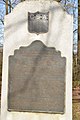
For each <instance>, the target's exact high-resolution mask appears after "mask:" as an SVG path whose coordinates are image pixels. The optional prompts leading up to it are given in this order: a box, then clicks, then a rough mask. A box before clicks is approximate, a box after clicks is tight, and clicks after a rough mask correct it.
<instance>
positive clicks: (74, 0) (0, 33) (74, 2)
mask: <svg viewBox="0 0 80 120" xmlns="http://www.w3.org/2000/svg"><path fill="white" fill-rule="evenodd" d="M5 1H6V0H5ZM20 1H21V0H11V3H12V6H13V7H15V6H16V5H17V4H18V3H19V2H20ZM70 3H71V6H72V7H70V6H69V5H70ZM61 4H62V6H63V7H65V6H64V0H62V2H61ZM65 9H66V10H67V12H68V13H69V14H73V13H74V22H73V23H74V24H73V26H74V31H75V30H76V31H75V32H74V39H73V40H74V52H75V53H76V52H77V40H78V37H77V36H78V34H77V32H78V31H77V29H78V0H68V2H67V6H66V7H65ZM5 14H6V8H5V3H4V2H3V0H0V46H3V44H4V25H3V22H2V21H1V20H3V21H4V15H5Z"/></svg>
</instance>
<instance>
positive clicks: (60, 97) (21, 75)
mask: <svg viewBox="0 0 80 120" xmlns="http://www.w3.org/2000/svg"><path fill="white" fill-rule="evenodd" d="M65 68H66V60H65V58H63V57H61V54H60V52H57V51H56V50H55V49H54V48H50V47H46V46H45V45H44V44H43V43H42V42H40V41H34V42H33V43H32V44H31V45H30V46H28V47H21V48H20V49H19V50H15V52H14V55H13V56H10V57H9V77H8V78H9V83H8V89H9V90H8V110H9V111H18V112H19V111H30V112H47V113H59V114H60V113H64V107H65V104H64V103H65V70H66V69H65ZM18 85H19V87H18Z"/></svg>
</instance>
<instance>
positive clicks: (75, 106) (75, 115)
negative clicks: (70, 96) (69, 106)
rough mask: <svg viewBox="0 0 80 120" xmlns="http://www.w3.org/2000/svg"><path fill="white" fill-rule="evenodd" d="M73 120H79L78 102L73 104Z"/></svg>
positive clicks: (79, 107) (79, 109)
mask: <svg viewBox="0 0 80 120" xmlns="http://www.w3.org/2000/svg"><path fill="white" fill-rule="evenodd" d="M73 120H80V102H78V103H73Z"/></svg>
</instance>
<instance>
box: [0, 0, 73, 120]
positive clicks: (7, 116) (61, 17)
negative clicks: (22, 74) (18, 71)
mask: <svg viewBox="0 0 80 120" xmlns="http://www.w3.org/2000/svg"><path fill="white" fill-rule="evenodd" d="M36 11H40V12H48V11H49V32H48V33H45V34H39V35H37V34H35V33H33V34H31V33H29V32H28V21H27V20H28V12H36ZM35 40H40V41H42V42H43V43H44V44H45V45H46V46H47V47H55V48H56V50H57V51H58V50H59V51H60V52H61V56H62V57H66V61H67V62H66V78H65V79H66V88H65V89H66V92H65V97H66V100H65V113H64V114H63V115H62V114H42V113H28V112H9V111H8V110H7V103H8V101H7V100H8V99H7V94H8V57H9V56H10V55H13V54H14V51H15V50H16V49H19V47H20V46H26V47H27V46H29V45H30V44H31V43H32V42H33V41H35ZM72 41H73V17H72V16H71V15H68V14H67V13H66V12H65V11H64V10H63V9H62V8H61V6H60V4H59V3H57V2H49V1H44V0H39V1H35V2H34V1H25V2H23V3H20V4H19V5H18V6H17V7H16V8H15V9H14V10H13V12H12V13H10V14H9V15H7V16H6V17H5V43H4V50H3V76H2V101H1V102H2V104H1V118H2V120H26V119H28V120H52V119H53V120H72V45H73V43H72Z"/></svg>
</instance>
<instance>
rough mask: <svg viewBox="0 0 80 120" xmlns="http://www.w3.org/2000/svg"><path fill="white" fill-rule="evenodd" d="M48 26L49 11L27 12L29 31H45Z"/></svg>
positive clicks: (38, 32)
mask: <svg viewBox="0 0 80 120" xmlns="http://www.w3.org/2000/svg"><path fill="white" fill-rule="evenodd" d="M48 27H49V12H47V13H42V12H36V13H30V12H28V30H29V32H30V33H36V34H40V33H47V32H48Z"/></svg>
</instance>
